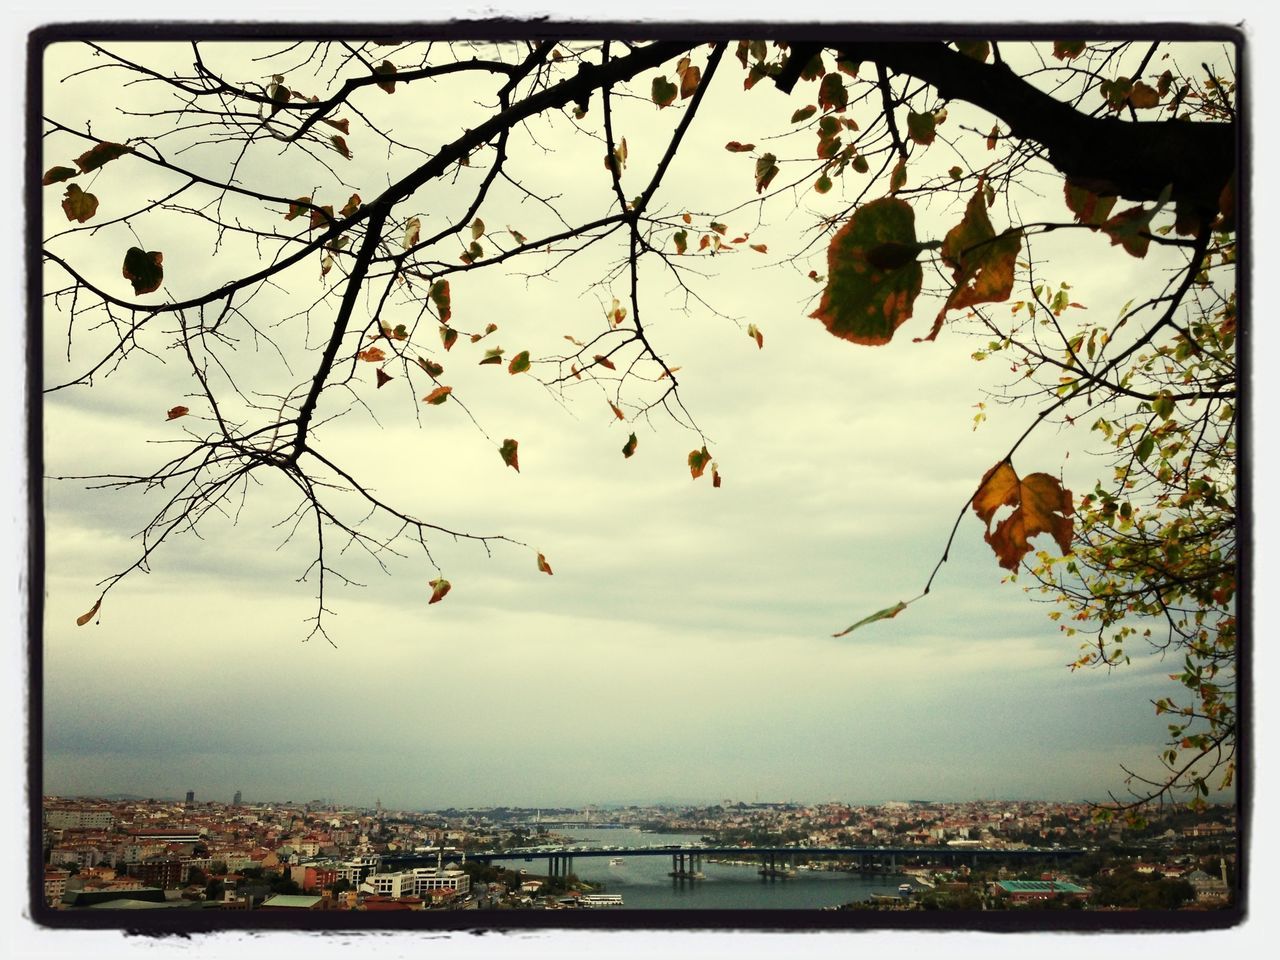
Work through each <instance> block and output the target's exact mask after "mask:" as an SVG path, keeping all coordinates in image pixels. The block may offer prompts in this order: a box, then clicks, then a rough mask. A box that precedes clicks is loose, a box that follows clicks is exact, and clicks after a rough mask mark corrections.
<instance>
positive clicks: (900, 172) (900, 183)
mask: <svg viewBox="0 0 1280 960" xmlns="http://www.w3.org/2000/svg"><path fill="white" fill-rule="evenodd" d="M906 185H907V158H906V157H903V158H902V159H900V160H899V161H898V162H897V163H895V164H894V165H893V171H892V172H891V173H890V174H889V192H890V193H897V192H898V191H899V190H901V189H902V188H903V187H905V186H906Z"/></svg>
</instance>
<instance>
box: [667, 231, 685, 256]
mask: <svg viewBox="0 0 1280 960" xmlns="http://www.w3.org/2000/svg"><path fill="white" fill-rule="evenodd" d="M671 239H672V240H674V241H675V244H676V253H684V252H685V250H686V249H687V248H688V245H689V231H688V230H677V231H676V232H675V233H674V234H672V236H671Z"/></svg>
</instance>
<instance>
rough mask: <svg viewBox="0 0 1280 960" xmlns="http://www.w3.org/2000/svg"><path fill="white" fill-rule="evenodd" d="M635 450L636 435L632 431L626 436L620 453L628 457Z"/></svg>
mask: <svg viewBox="0 0 1280 960" xmlns="http://www.w3.org/2000/svg"><path fill="white" fill-rule="evenodd" d="M635 452H636V435H635V434H634V433H633V434H632V435H631V436H630V437H628V438H627V442H626V443H625V444H624V445H623V447H622V455H623V456H624V457H626V458H628V459H630V458H631V456H632V454H634V453H635Z"/></svg>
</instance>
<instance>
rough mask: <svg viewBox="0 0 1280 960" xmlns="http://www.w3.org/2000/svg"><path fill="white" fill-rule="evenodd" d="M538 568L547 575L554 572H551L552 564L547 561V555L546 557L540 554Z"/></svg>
mask: <svg viewBox="0 0 1280 960" xmlns="http://www.w3.org/2000/svg"><path fill="white" fill-rule="evenodd" d="M538 569H539V570H540V571H541V572H542V573H545V574H546V575H547V576H551V575H552V574H551V564H549V563H547V558H546V557H544V556H543V555H542V554H538Z"/></svg>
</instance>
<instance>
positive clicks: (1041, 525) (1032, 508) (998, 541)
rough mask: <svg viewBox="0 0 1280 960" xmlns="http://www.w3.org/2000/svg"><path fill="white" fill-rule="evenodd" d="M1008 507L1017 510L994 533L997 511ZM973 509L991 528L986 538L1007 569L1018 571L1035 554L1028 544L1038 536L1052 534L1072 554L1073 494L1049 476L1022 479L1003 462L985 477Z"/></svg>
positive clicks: (1002, 521) (1001, 564)
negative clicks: (1024, 560) (1029, 555)
mask: <svg viewBox="0 0 1280 960" xmlns="http://www.w3.org/2000/svg"><path fill="white" fill-rule="evenodd" d="M1006 506H1007V507H1013V508H1014V509H1013V512H1012V513H1010V514H1009V515H1008V516H1006V517H1005V518H1004V519H1003V520H1001V521H1000V522H999V523H997V524H996V526H995V529H994V530H993V529H992V527H991V523H992V521H993V520H994V519H995V515H996V512H997V511H998V510H999V509H1000V508H1001V507H1006ZM973 510H974V513H976V514H977V515H978V516H979V517H980V518H981V519H982V521H983V522H984V523H985V524H986V525H987V532H986V536H985V539H986V541H987V543H988V544H990V545H991V549H992V550H993V551H995V554H996V557H997V559H998V560H999V561H1000V566H1002V567H1004V568H1005V569H1007V570H1017V569H1018V564H1019V563H1021V562H1022V558H1023V557H1025V556H1026V555H1027V554H1028V553H1029V552H1030V551H1031V544H1030V543H1029V542H1028V541H1029V540H1030V539H1031V538H1032V537H1034V536H1036V535H1037V534H1041V533H1048V534H1050V535H1052V536H1053V539H1054V540H1055V541H1056V542H1057V544H1058V548H1059V549H1060V550H1061V551H1062V552H1063V553H1064V554H1067V553H1070V552H1071V536H1072V521H1071V515H1072V513H1074V508H1073V507H1072V502H1071V491H1070V490H1066V489H1063V486H1062V484H1061V483H1060V482H1059V481H1058V479H1057V478H1056V477H1052V476H1050V475H1049V474H1047V473H1033V474H1031V475H1030V476H1028V477H1025V478H1022V479H1019V478H1018V474H1017V473H1016V472H1015V471H1014V469H1013V467H1012V465H1010V464H1009V462H1008V461H1005V460H1002V461H1001V462H1000V463H997V464H996V465H995V466H994V467H992V468H991V469H990V470H988V471H987V473H986V475H985V476H984V477H983V478H982V483H981V484H979V485H978V492H977V493H975V494H974V495H973Z"/></svg>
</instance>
